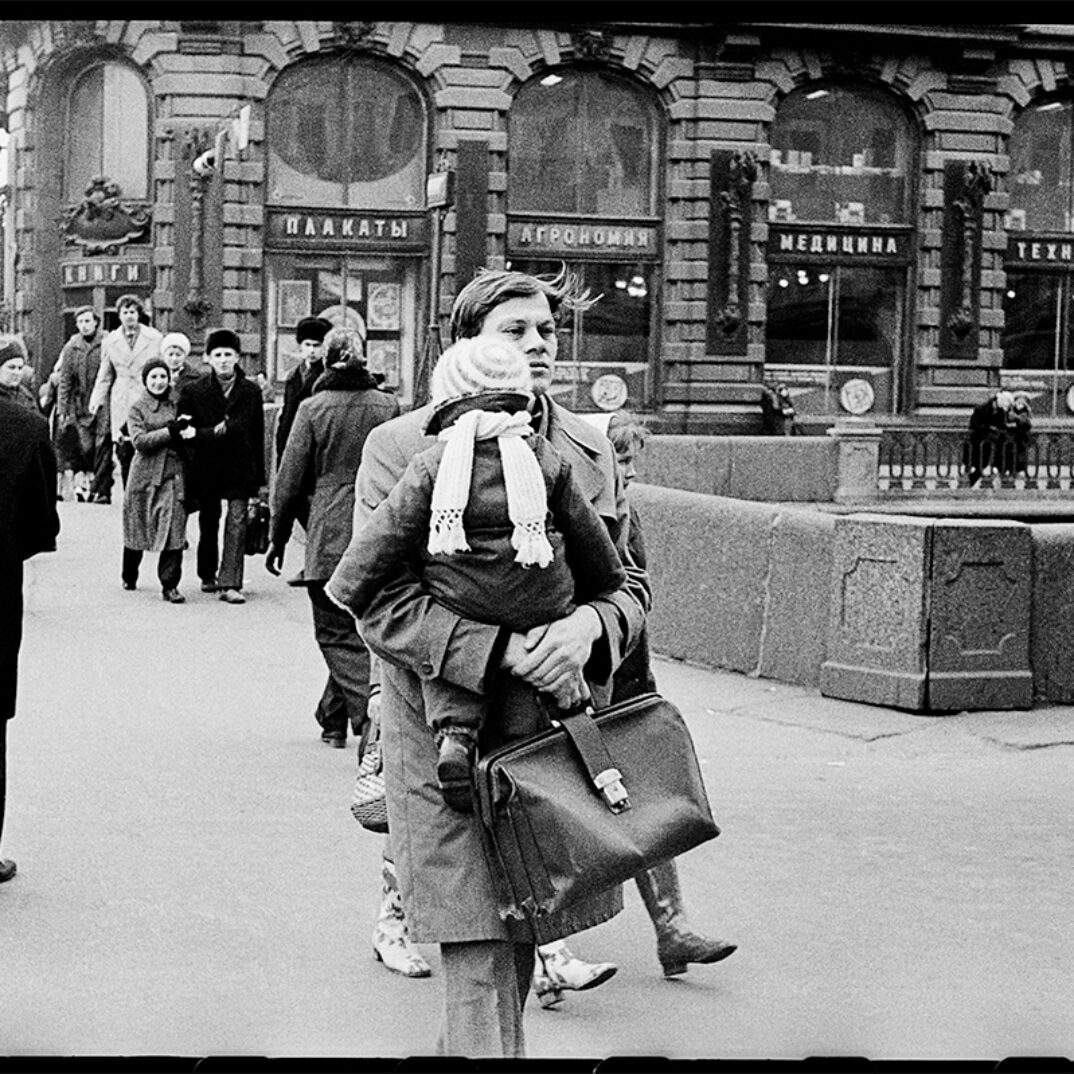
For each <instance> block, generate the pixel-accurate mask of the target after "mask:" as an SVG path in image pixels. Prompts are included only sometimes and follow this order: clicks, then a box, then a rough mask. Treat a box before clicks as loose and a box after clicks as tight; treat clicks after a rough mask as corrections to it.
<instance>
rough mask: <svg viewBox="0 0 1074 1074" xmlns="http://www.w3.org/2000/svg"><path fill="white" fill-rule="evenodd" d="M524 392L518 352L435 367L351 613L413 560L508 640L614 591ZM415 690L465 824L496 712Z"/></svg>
mask: <svg viewBox="0 0 1074 1074" xmlns="http://www.w3.org/2000/svg"><path fill="white" fill-rule="evenodd" d="M530 383H531V374H530V369H529V363H528V361H527V359H526V356H525V355H524V354H523V353H522V351H521V350H519V349H518V348H517V347H513V346H510V345H507V344H500V343H489V342H487V341H485V340H477V339H465V340H460V341H459V342H458V343H455V344H454V345H452V346H451V347H449V348H448V349H447V350H446V351H445V352H444V353H443V355H441V357H440V360H439V362H438V363H437V365H436V368H435V369H434V371H433V377H432V403H433V413H432V416H431V418H430V419H429V422H428V425H427V426H426V432H428V433H432V434H436V435H437V436H438V442H437V443H436V444H434V445H433V446H432V447H430V448H427V449H426V450H425V451H423V452H421V453H420V454H418V455H416V456H415V457H414V458H413V459H412V460H411V462H410V465H409V467H408V468H407V471H406V473H405V474H404V475H403V477H402V479H401V480H400V481H399V483H398V484H397V485H396V487H395V489H394V491H393V492H392V493H391V495H389V497H388V498H387V500H385V501H384V502H383V503H382V504H381V505H380V506H379V507H378V508H377V509H376V510H375V511H374V512H373V514H372V516H371V517H370V518H369V521H368V522H367V523H366V525H365V526H364V528H363V529H362V530H361V532H360V533H359V534H358V535H357V536H356V537H355V539H354V541H353V542H352V543H351V545H350V547H349V548H348V549H347V553H346V558H348V559H349V560H351V561H352V562H354V563H360V564H361V565H362V567H361V572H360V581H359V582H358V584H357V586H356V588H355V590H354V592H353V593H352V594H351V597H350V600H349V602H348V605H349V608H350V610H351V611H352V612H354V613H356V614H357V615H359V616H360V615H361V613H362V609H363V608H364V607H365V606H366V605H367V604H368V602H369V601H370V600H372V599H373V597H374V596H375V595H376V594H377V593H379V592H380V590H381V589H382V588H383V586H384V585H385V584H386V583H387V582H388V581H389V580H390V579H392V578H393V577H395V576H396V575H397V574H398V571H399V568H400V565H401V564H404V563H408V562H413V561H414V560H415V559H416V560H417V561H418V562H420V564H421V577H422V582H423V584H424V585H425V587H426V588H427V589H428V591H429V592H430V594H431V595H432V597H433V599H434V600H436V601H437V603H440V604H443V605H445V606H446V607H449V608H451V609H452V610H453V611H455V612H456V613H457V614H459V615H465V616H467V617H470V618H473V619H477V620H479V621H481V622H485V623H491V624H494V625H497V626H503V627H505V628H507V629H509V630H511V631H517V632H524V631H526V630H529V629H531V628H532V627H534V626H538V625H540V624H543V623H549V622H552V621H553V620H556V619H561V618H563V617H564V616H565V615H568V614H570V612H571V611H573V610H574V608H575V607H576V602H582V601H586V600H590V599H592V598H594V597H596V596H599V595H602V594H607V593H610V592H612V591H614V590H616V589H617V588H618V587H619V586H621V585H622V584H623V580H624V577H625V575H624V573H623V568H622V565H621V563H620V561H619V555H618V553H617V552H616V550H615V545H614V544H613V543H612V540H611V538H610V537H609V535H608V530H607V527H606V526H605V525H604V522H603V521H602V520H601V518H600V516H599V515H598V514H597V512H596V510H595V509H594V508H593V506H592V505H591V504H590V502H589V500H588V499H587V498H586V496H585V494H584V493H583V492H582V491H581V489H580V488H579V486H578V484H577V481H576V480H575V479H574V478H573V476H572V474H571V467H570V463H569V462H567V461H566V459H565V458H564V457H563V456H562V455H561V454H560V453H559V452H558V451H556V449H555V448H553V447H552V445H551V444H550V443H549V442H548V441H547V440H546V439H545V438H544V437H542V436H540V435H538V434H536V433H534V432H533V428H532V426H531V424H530V420H529V413H528V411H527V410H526V406H527V404H528V403H529V402H530V400H531V399H532V393H531V391H530ZM423 689H424V694H425V712H426V716H427V720H428V723H429V725H430V728H431V730H432V731H433V733H434V736H435V738H436V743H437V747H438V749H439V759H438V763H437V780H438V783H439V786H440V791H441V793H442V795H443V797H444V800H445V802H447V804H448V805H449V806H451V807H452V808H453V809H458V810H460V811H461V812H470V811H471V809H472V808H473V806H472V796H471V785H470V768H471V764H472V761H473V756H474V751H475V748H476V745H477V740H478V736H479V734H480V732H481V730H482V728H483V727H484V725H485V718H486V715H487V712H488V710H489V709H490V708H491V707H492V706H493V704H494V699H490V698H488V697H485V696H482V695H480V694H476V693H472V692H470V691H468V690H464V689H462V688H461V687H458V686H455V685H453V684H451V683H448V682H446V681H444V680H442V679H437V678H431V679H425V680H423Z"/></svg>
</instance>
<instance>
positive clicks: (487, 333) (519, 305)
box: [477, 294, 559, 395]
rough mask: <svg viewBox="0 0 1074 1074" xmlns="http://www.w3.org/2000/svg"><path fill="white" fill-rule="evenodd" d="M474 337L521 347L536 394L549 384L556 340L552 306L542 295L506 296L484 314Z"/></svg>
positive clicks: (557, 343) (556, 349)
mask: <svg viewBox="0 0 1074 1074" xmlns="http://www.w3.org/2000/svg"><path fill="white" fill-rule="evenodd" d="M477 338H478V339H486V340H488V339H492V340H496V341H497V342H508V343H513V344H514V345H515V346H516V347H521V348H522V352H523V354H525V355H526V360H527V361H528V362H529V365H530V373H531V374H532V375H533V386H532V387H533V392H534V394H535V395H543V394H544V393H545V392H546V391H548V389H549V388H550V387H551V386H552V378H553V376H554V375H555V371H556V353H557V352H558V350H559V340H558V338H557V337H556V322H555V318H554V317H553V316H552V308H551V307H550V306H549V305H548V299H547V298H546V297H545V296H544V295H542V294H539V295H528V296H526V297H525V298H509V299H508V300H507V301H506V302H501V303H500V305H498V306H496V307H494V308H493V309H491V310H490V311H489V312H488V314H487V315H486V316H485V320H484V321H483V322H482V324H481V331H480V332H478V334H477Z"/></svg>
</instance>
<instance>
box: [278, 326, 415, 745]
mask: <svg viewBox="0 0 1074 1074" xmlns="http://www.w3.org/2000/svg"><path fill="white" fill-rule="evenodd" d="M362 351H363V345H362V339H361V337H360V336H359V335H358V333H357V332H354V331H352V330H351V329H347V328H334V329H332V331H331V332H329V334H328V336H327V337H326V339H325V358H324V361H325V364H326V366H327V368H326V369H325V371H324V373H323V374H322V375H321V376H320V377H319V378H318V380H317V382H316V384H315V385H314V387H313V394H312V395H310V397H309V398H307V399H304V400H302V402H301V403H300V404H299V406H298V408H297V412H296V415H295V421H294V425H293V427H292V429H291V433H290V436H289V437H288V439H287V444H286V446H285V448H284V452H283V457H282V459H281V460H280V469H279V472H278V473H277V475H276V484H275V487H274V489H273V494H272V524H271V530H270V533H271V536H270V543H269V548H268V552H267V553H266V556H265V567H266V569H267V570H268V571H269V573H270V574H273V575H277V576H278V575H279V573H280V568H281V567H282V566H283V559H284V552H285V550H286V548H287V542H288V541H289V540H290V537H291V531H292V528H293V526H294V523H295V522H296V521H297V519H298V517H299V515H300V514H301V515H303V516H304V517H305V519H306V523H307V524H306V530H307V535H306V549H305V566H304V569H303V572H302V581H301V583H300V584H301V586H303V587H304V588H305V590H306V593H307V595H308V596H309V601H310V607H311V609H312V613H313V632H314V637H315V639H316V641H317V645H318V647H319V648H320V650H321V655H322V656H323V657H324V662H325V664H326V665H327V668H328V674H329V679H330V681H331V682H333V683H335V684H337V685H338V688H339V689H340V690H341V692H342V695H343V700H344V705H343V706H341V707H339V708H335V709H332V710H330V711H329V712H328V713H326V715H325V716H324V717H322V720H323V722H322V723H321V740H322V741H323V742H325V743H326V744H328V745H331V746H335V747H337V748H339V749H342V748H343V747H344V746H346V744H347V724H348V721H349V723H350V728H351V730H352V731H353V733H354V734H355V735H362V732H363V731H364V730H365V728H366V725H367V714H368V704H369V651H368V650H367V649H366V647H365V644H364V643H363V642H362V639H361V638H360V637H359V635H358V629H357V625H356V623H355V620H354V617H353V616H352V615H350V614H349V613H348V612H345V611H343V610H342V609H341V608H339V607H338V606H337V605H335V604H334V603H333V602H332V601H331V600H329V599H328V597H326V596H325V593H324V586H325V583H326V582H327V581H328V579H329V578H330V577H331V575H332V571H333V570H335V567H336V564H337V563H338V562H339V560H340V557H341V556H342V555H343V552H344V550H345V549H346V547H347V545H348V544H349V543H350V539H351V532H352V520H353V517H354V478H355V474H356V473H357V472H358V464H359V462H360V461H361V458H362V447H363V446H364V444H365V441H366V437H367V436H368V435H369V432H370V430H371V429H373V428H375V427H376V426H378V425H380V424H382V423H383V422H385V421H388V420H389V419H390V418H394V417H395V416H396V415H397V414H398V413H399V403H398V401H397V400H396V398H395V396H394V395H391V394H389V393H388V392H383V391H380V390H378V387H377V382H376V381H375V380H374V379H373V376H372V375H371V374H370V372H369V370H368V369H367V368H366V364H365V358H364V357H363V354H362ZM307 511H308V513H307Z"/></svg>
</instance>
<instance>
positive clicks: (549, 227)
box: [507, 219, 660, 260]
mask: <svg viewBox="0 0 1074 1074" xmlns="http://www.w3.org/2000/svg"><path fill="white" fill-rule="evenodd" d="M507 247H508V249H509V250H510V251H511V252H512V253H513V254H516V255H519V256H522V255H524V254H558V255H572V256H579V255H583V256H587V257H607V258H609V259H612V260H622V259H623V256H624V255H626V256H627V257H628V258H630V259H636V258H638V257H652V258H656V257H658V256H659V255H660V230H659V228H658V227H657V226H656V225H655V224H650V223H624V222H616V221H609V220H600V219H595V220H592V219H591V220H586V219H541V220H511V221H509V222H508V225H507Z"/></svg>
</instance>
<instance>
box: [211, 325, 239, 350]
mask: <svg viewBox="0 0 1074 1074" xmlns="http://www.w3.org/2000/svg"><path fill="white" fill-rule="evenodd" d="M217 347H230V348H231V349H232V350H233V351H235V353H236V354H242V344H241V343H240V342H239V337H238V335H236V333H234V332H232V331H231V329H230V328H214V329H212V330H211V331H210V332H208V333H207V334H206V336H205V353H206V354H212V352H213V351H214V350H216V348H217Z"/></svg>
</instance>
